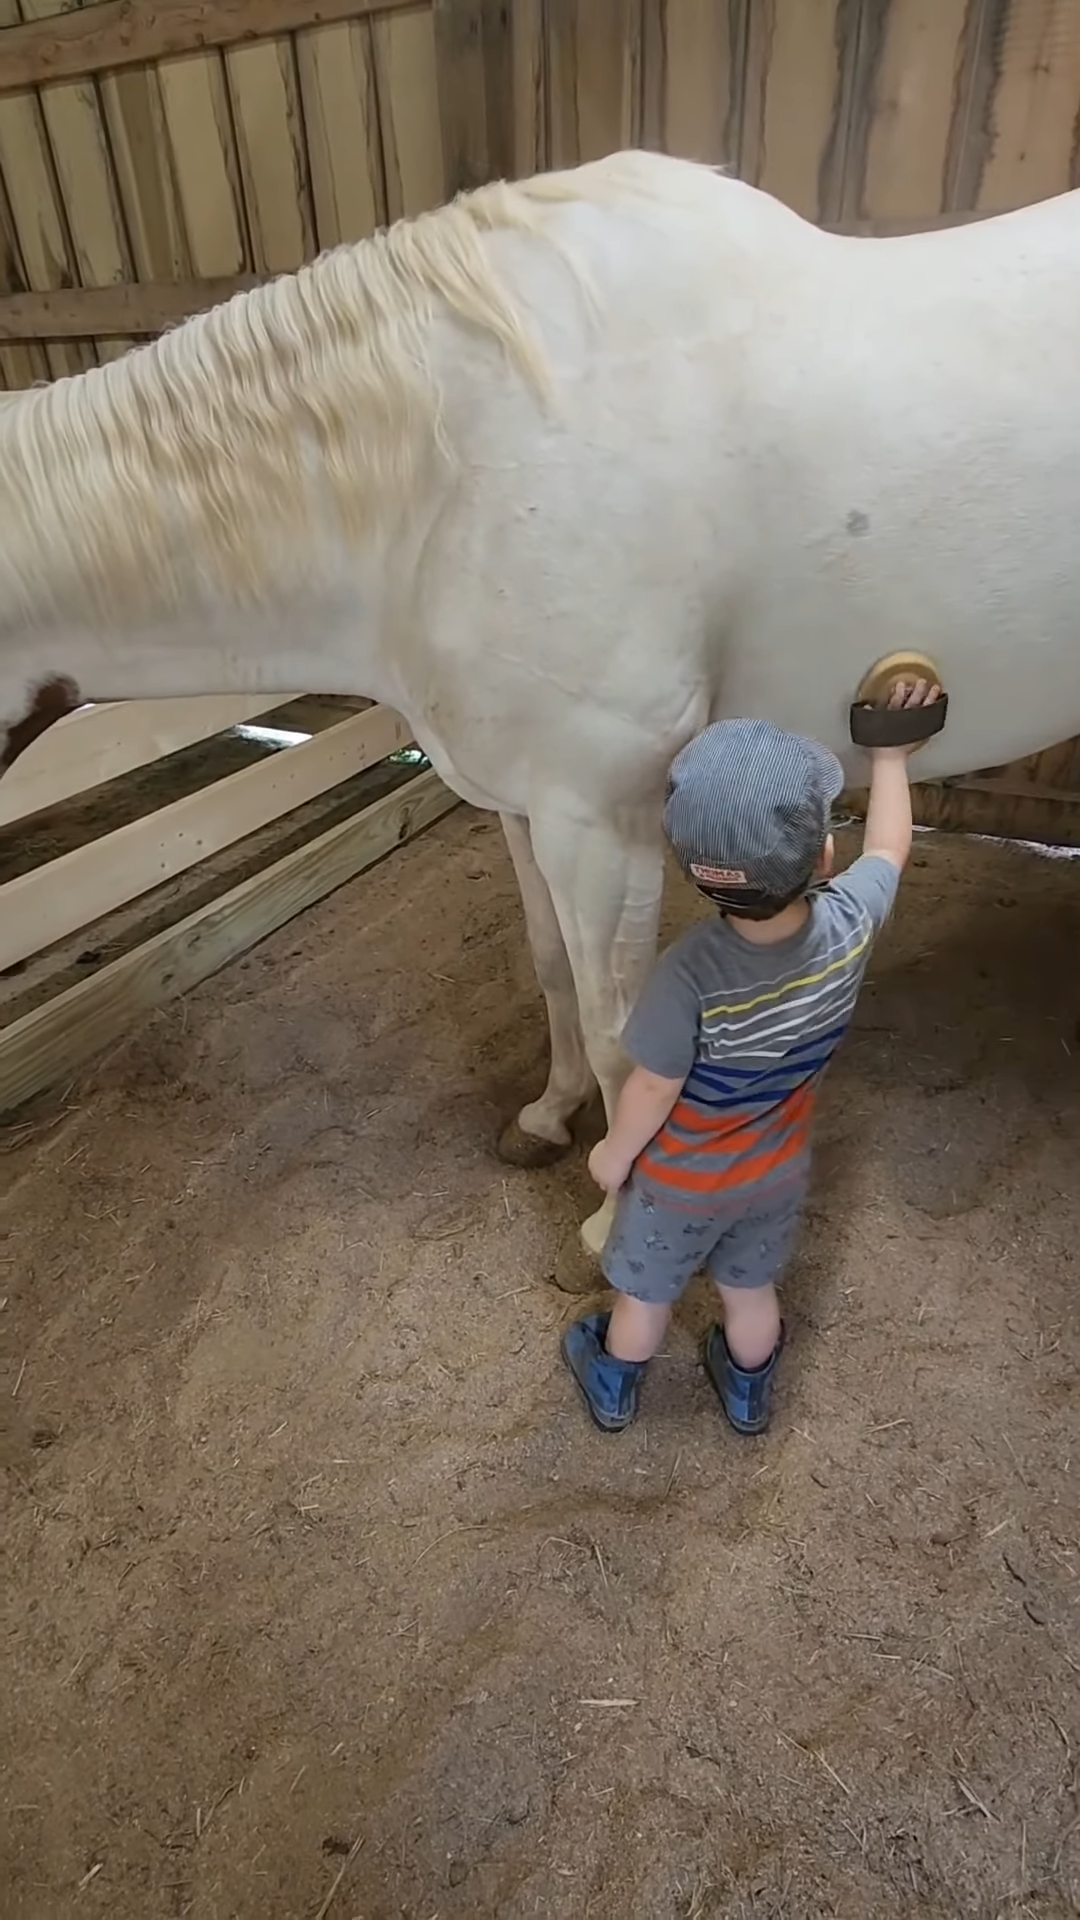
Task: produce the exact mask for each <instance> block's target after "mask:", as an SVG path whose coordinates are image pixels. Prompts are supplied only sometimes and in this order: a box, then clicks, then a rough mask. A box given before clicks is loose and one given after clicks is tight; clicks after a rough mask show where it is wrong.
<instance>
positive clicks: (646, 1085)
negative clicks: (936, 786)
mask: <svg viewBox="0 0 1080 1920" xmlns="http://www.w3.org/2000/svg"><path fill="white" fill-rule="evenodd" d="M939 697H940V688H939V687H936V686H934V687H928V685H927V683H926V681H925V680H918V681H916V682H915V683H914V684H912V685H901V686H899V687H897V688H895V689H894V691H893V694H892V697H891V700H890V705H892V706H894V707H896V706H929V705H931V704H932V703H933V702H934V701H935V700H937V699H938V698H939ZM909 752H910V748H908V747H889V748H879V749H878V750H876V751H875V752H874V753H873V754H872V756H871V766H872V772H871V781H870V805H869V811H868V813H867V817H866V830H865V833H864V836H863V851H862V855H861V857H860V858H859V859H858V860H856V861H855V862H854V863H853V864H852V865H851V866H850V867H849V868H848V869H847V871H846V872H845V873H844V874H842V875H841V876H840V878H839V879H833V878H831V877H830V876H831V874H832V864H833V843H832V837H831V835H830V833H829V816H830V810H831V807H832V803H833V801H834V800H835V799H836V797H837V795H838V794H839V792H840V789H841V787H842V785H843V773H842V770H841V767H840V762H839V761H838V760H837V759H836V758H835V756H834V755H833V754H831V753H828V752H827V751H826V749H825V748H824V747H821V746H818V745H817V744H816V743H815V742H814V741H811V740H804V739H801V738H800V737H799V736H798V735H797V734H793V733H783V732H781V731H780V730H779V729H778V728H776V727H772V726H769V725H767V724H766V723H765V722H764V721H759V720H725V721H719V722H717V723H716V724H715V725H713V726H710V727H707V728H706V729H705V731H704V732H703V733H701V734H699V735H698V736H697V738H696V739H694V740H692V741H691V742H690V744H689V745H688V746H687V747H684V749H683V751H682V752H681V753H680V754H679V755H678V757H677V759H676V760H675V762H674V765H673V766H672V769H671V773H670V776H669V785H668V796H667V803H666V806H665V808H664V831H665V833H666V834H667V837H668V840H669V841H670V843H671V846H672V849H673V851H674V853H675V855H676V857H677V859H678V861H679V863H680V865H681V866H682V868H683V871H684V872H685V873H686V874H687V875H688V876H689V878H690V879H691V880H693V882H694V884H695V885H696V886H697V888H698V889H699V891H700V892H701V893H703V894H704V895H705V897H706V899H708V900H710V901H712V903H713V904H714V906H715V907H716V908H717V912H716V914H714V915H713V916H712V918H711V919H709V920H706V921H704V922H699V923H698V924H697V925H696V926H694V927H692V928H691V929H690V931H689V932H688V933H685V934H683V936H682V938H681V939H680V940H677V941H676V942H675V943H674V945H673V946H671V947H669V949H668V951H667V952H666V953H665V954H664V956H663V958H662V959H661V961H660V963H659V965H658V967H657V968H656V971H655V973H654V974H653V976H652V978H651V980H650V982H649V984H648V986H647V987H646V989H645V992H644V994H643V995H642V997H641V999H640V1000H639V1002H638V1004H637V1006H636V1007H635V1009H634V1011H633V1013H632V1014H631V1016H630V1019H629V1021H628V1022H627V1025H626V1027H625V1029H624V1031H623V1036H622V1039H623V1045H624V1047H625V1048H626V1051H627V1052H628V1054H629V1055H630V1058H631V1060H632V1061H633V1062H634V1067H633V1070H632V1072H631V1074H630V1077H629V1079H628V1080H627V1082H626V1084H625V1086H624V1088H623V1091H622V1094H621V1096H620V1098H619V1102H618V1105H617V1107H616V1111H615V1117H614V1120H613V1121H612V1123H611V1127H610V1129H609V1131H608V1133H607V1135H606V1137H605V1138H604V1139H603V1140H601V1142H600V1144H599V1145H598V1146H597V1147H594V1149H593V1152H592V1154H591V1155H590V1158H589V1171H590V1172H591V1174H592V1176H593V1178H594V1180H596V1182H597V1183H598V1185H599V1186H601V1187H603V1188H605V1189H606V1190H607V1191H608V1192H609V1193H615V1192H617V1193H618V1195H619V1200H618V1206H617V1210H616V1215H615V1219H614V1222H613V1224H612V1228H611V1232H610V1234H609V1236H608V1240H607V1244H606V1246H605V1248H604V1253H603V1259H602V1265H603V1270H604V1274H605V1276H606V1278H607V1280H608V1282H609V1284H610V1285H611V1286H612V1287H613V1288H614V1289H615V1293H616V1296H617V1298H616V1301H615V1305H614V1308H613V1310H612V1312H611V1313H610V1314H607V1313H592V1314H587V1315H586V1316H585V1317H584V1318H583V1319H580V1320H578V1321H576V1322H574V1324H573V1325H571V1326H570V1327H568V1329H567V1331H566V1333H565V1335H564V1336H563V1342H562V1350H563V1355H564V1358H565V1360H566V1362H567V1365H568V1366H569V1368H570V1370H571V1372H572V1373H573V1375H574V1378H575V1379H576V1380H577V1382H578V1385H579V1386H580V1388H581V1391H582V1393H583V1394H584V1397H585V1402H586V1405H587V1406H588V1409H589V1412H590V1413H591V1414H592V1417H593V1419H594V1421H595V1422H596V1424H597V1425H598V1426H600V1427H603V1428H604V1429H605V1430H606V1431H607V1432H609V1433H614V1432H619V1431H621V1429H622V1428H624V1427H627V1426H629V1424H630V1422H631V1420H632V1419H633V1418H634V1415H635V1413H636V1412H637V1405H638V1393H639V1389H640V1386H641V1379H642V1375H643V1374H644V1371H645V1368H646V1366H647V1364H648V1362H649V1361H650V1360H651V1359H652V1356H653V1354H654V1353H655V1352H656V1350H657V1348H658V1347H659V1345H660V1343H661V1341H662V1340H663V1337H664V1334H665V1332H666V1330H667V1324H668V1320H669V1319H670V1316H671V1309H672V1307H673V1305H674V1304H675V1302H676V1300H677V1299H678V1298H679V1296H680V1294H681V1293H682V1292H683V1290H684V1289H685V1288H686V1286H687V1285H688V1284H689V1282H690V1280H691V1279H692V1278H693V1276H694V1274H695V1273H697V1272H699V1271H700V1270H701V1269H702V1268H704V1269H705V1271H706V1272H707V1273H708V1274H709V1276H710V1277H711V1279H712V1280H713V1281H714V1282H715V1283H716V1286H717V1289H718V1291H719V1295H720V1302H721V1306H722V1309H723V1324H722V1325H717V1326H714V1327H713V1328H712V1329H711V1331H710V1333H709V1336H708V1338H707V1340H706V1342H705V1352H704V1360H705V1370H706V1372H707V1374H708V1376H709V1379H710V1380H711V1381H712V1384H713V1386H714V1387H715V1389H716V1392H717V1394H718V1395H719V1398H720V1403H721V1405H722V1407H723V1409H724V1412H725V1414H726V1415H727V1417H728V1420H729V1421H730V1422H731V1425H732V1426H733V1427H734V1428H735V1429H736V1431H737V1432H738V1433H746V1434H754V1433H761V1432H763V1431H764V1429H765V1427H766V1426H767V1425H768V1420H769V1411H770V1399H771V1394H772V1386H773V1378H774V1375H775V1372H776V1365H777V1361H778V1359H779V1357H780V1350H781V1347H782V1346H783V1340H784V1327H783V1322H782V1320H781V1318H780V1307H779V1303H778V1301H777V1296H776V1284H777V1281H778V1280H779V1278H780V1275H781V1273H782V1272H783V1269H784V1268H785V1266H786V1265H787V1263H788V1259H789V1257H790V1254H791V1252H792V1248H793V1245H794V1242H795V1238H796V1234H797V1232H798V1228H799V1223H800V1218H801V1215H802V1210H803V1205H804V1202H805V1199H806V1189H807V1180H808V1176H809V1170H810V1122H811V1118H812V1115H813V1109H814V1103H815V1100H816V1098H817V1092H818V1087H819V1085H820V1082H821V1077H822V1074H823V1073H824V1071H825V1068H826V1067H827V1065H828V1063H829V1060H830V1059H831V1057H832V1055H833V1054H834V1053H835V1051H836V1048H837V1047H838V1045H839V1043H840V1041H841V1040H842V1038H843V1036H844V1034H845V1032H846V1030H847V1027H848V1024H849V1022H850V1020H851V1015H852V1011H853V1009H854V1006H855V1000H856V997H857V995H858V991H859V988H860V986H861V984H862V980H863V976H864V974H865V971H866V965H867V961H868V960H869V957H870V949H871V945H872V942H873V939H874V936H875V935H876V934H877V932H878V930H879V929H880V927H881V926H882V924H883V922H884V921H885V919H886V918H887V916H888V914H889V911H890V909H891V907H892V905H893V901H894V899H895V897H896V889H897V886H898V884H899V880H900V875H901V873H902V872H903V869H904V867H905V865H906V863H907V858H908V854H909V853H910V851H911V795H910V792H909V789H908V773H907V757H908V753H909Z"/></svg>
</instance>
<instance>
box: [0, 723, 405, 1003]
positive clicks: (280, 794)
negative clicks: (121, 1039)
mask: <svg viewBox="0 0 1080 1920" xmlns="http://www.w3.org/2000/svg"><path fill="white" fill-rule="evenodd" d="M411 739H412V730H411V728H410V727H409V724H408V722H407V721H405V720H403V719H402V718H401V715H400V714H398V713H394V711H393V710H392V708H390V707H370V708H369V709H368V710H367V712H366V713H360V714H357V715H356V716H355V717H354V718H353V719H351V720H343V721H342V722H341V724H340V726H336V727H329V728H327V730H326V732H325V733H320V734H318V735H316V737H315V738H314V739H312V740H308V741H306V742H305V743H304V744H303V745H302V746H295V747H285V748H282V750H281V751H280V752H278V753H274V754H271V755H270V756H269V757H268V758H267V759H265V760H259V761H257V762H256V764H255V765H254V766H252V767H243V768H242V769H241V771H240V772H239V773H230V774H227V775H226V777H225V779H224V780H215V781H212V782H211V784H210V785H209V786H208V787H200V788H199V789H198V790H197V791H196V792H195V793H189V794H185V796H184V798H183V799H182V800H175V801H174V802H173V803H172V805H171V806H167V807H158V808H156V809H155V811H154V812H153V813H148V814H144V815H143V817H142V818H141V819H139V820H130V821H129V822H128V823H127V825H126V826H123V827H117V828H116V830H115V832H113V833H106V834H104V835H103V836H102V838H101V839H100V840H91V841H90V842H89V844H88V845H87V846H84V847H75V848H73V850H72V851H71V852H70V853H62V854H60V855H59V857H58V858H57V859H55V860H48V861H46V863H45V865H44V866H42V867H32V868H31V869H30V871H29V872H28V873H20V874H17V875H16V877H15V879H14V880H9V881H7V882H6V884H5V885H4V886H2V887H0V971H3V970H4V969H6V968H7V967H13V966H15V965H16V964H17V962H18V961H20V960H26V959H28V958H29V956H30V954H32V953H43V952H44V951H45V949H46V948H47V947H51V946H54V945H55V943H56V941H58V940H63V939H66V937H67V935H68V934H69V933H75V932H76V931H77V929H78V928H79V927H87V926H90V925H91V924H92V922H93V921H95V920H99V919H100V918H101V916H102V915H103V914H106V913H113V912H115V910H116V908H117V907H120V906H124V905H126V904H127V902H128V901H130V900H137V899H138V898H139V896H140V894H143V893H149V892H151V891H152V889H153V888H154V887H158V886H160V885H161V883H162V881H164V880H172V879H175V877H176V875H177V874H179V873H186V872H187V870H188V868H189V867H194V866H197V865H198V863H199V861H200V860H205V859H207V858H208V857H209V855H210V854H212V853H220V852H221V850H222V848H223V847H231V846H235V844H236V842H237V841H238V840H243V839H245V838H246V836H247V835H248V834H249V833H256V832H257V831H258V830H259V828H260V827H265V826H268V825H269V824H270V822H271V821H272V820H276V819H278V818H279V817H280V815H281V814H283V813H290V812H292V810H293V808H295V807H301V806H303V805H304V803H305V802H306V801H308V800H314V799H315V798H316V796H317V795H318V794H320V793H326V792H327V791H328V789H329V788H330V787H336V786H337V785H338V784H339V783H340V782H341V781H342V780H350V779H351V778H352V776H353V775H354V774H356V773H361V772H363V769H364V768H365V767H371V766H374V765H375V763H376V761H379V760H385V759H386V757H387V755H388V754H391V753H395V752H397V751H398V749H399V748H401V747H405V746H408V744H409V742H410V740H411Z"/></svg>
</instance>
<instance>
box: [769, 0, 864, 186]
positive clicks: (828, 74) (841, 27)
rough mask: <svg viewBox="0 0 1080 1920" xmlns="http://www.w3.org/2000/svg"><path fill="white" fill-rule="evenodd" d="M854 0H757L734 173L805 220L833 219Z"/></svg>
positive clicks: (854, 42)
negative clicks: (739, 149)
mask: <svg viewBox="0 0 1080 1920" xmlns="http://www.w3.org/2000/svg"><path fill="white" fill-rule="evenodd" d="M859 12H860V7H859V0H798V4H797V5H794V6H793V5H791V4H789V0H756V3H755V4H754V5H753V6H752V7H751V11H750V25H749V32H748V35H747V62H746V71H747V82H746V100H745V105H744V112H743V137H742V148H741V152H740V156H739V171H740V173H741V174H742V176H743V178H744V179H747V180H751V181H752V182H753V183H754V184H755V185H756V186H759V187H764V188H765V190H766V191H767V192H768V193H773V194H775V195H776V196H777V198H778V199H780V200H785V201H786V202H787V204H788V206H790V207H794V209H795V211H796V212H797V213H801V214H803V215H804V216H805V218H807V219H810V220H829V219H834V218H836V212H835V209H836V208H837V207H838V204H839V199H840V195H841V183H842V180H843V174H844V163H845V158H846V155H845V144H846V137H847V111H848V101H849V99H850V85H851V66H852V61H853V57H854V54H855V52H856V50H857V35H858V25H859Z"/></svg>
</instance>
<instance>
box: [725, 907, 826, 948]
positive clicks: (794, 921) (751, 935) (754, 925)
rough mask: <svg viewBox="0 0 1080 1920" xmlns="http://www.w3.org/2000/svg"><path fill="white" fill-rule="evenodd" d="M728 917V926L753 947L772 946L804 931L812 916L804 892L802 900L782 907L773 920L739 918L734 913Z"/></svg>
mask: <svg viewBox="0 0 1080 1920" xmlns="http://www.w3.org/2000/svg"><path fill="white" fill-rule="evenodd" d="M726 918H727V923H728V926H729V927H732V928H733V929H734V931H735V932H736V933H737V934H738V935H739V938H740V939H741V940H746V941H748V942H749V944H750V945H751V946H752V947H772V946H777V945H779V943H780V941H781V940H790V939H791V937H792V935H793V934H796V933H801V932H802V930H803V928H804V927H805V925H806V923H807V921H808V920H809V918H810V902H809V900H808V899H807V898H806V896H805V894H804V896H803V898H802V899H801V900H793V901H792V903H791V905H790V907H784V908H782V910H781V911H780V912H779V913H776V914H774V915H773V917H772V919H771V920H739V919H737V918H736V916H735V915H734V914H728V915H727V916H726Z"/></svg>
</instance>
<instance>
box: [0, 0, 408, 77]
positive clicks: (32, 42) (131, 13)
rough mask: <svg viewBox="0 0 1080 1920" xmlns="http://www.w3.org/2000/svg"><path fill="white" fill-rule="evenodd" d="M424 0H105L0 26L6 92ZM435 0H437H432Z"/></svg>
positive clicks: (392, 9)
mask: <svg viewBox="0 0 1080 1920" xmlns="http://www.w3.org/2000/svg"><path fill="white" fill-rule="evenodd" d="M424 4H425V0H103V3H102V4H100V5H97V6H90V7H85V8H80V9H78V10H77V11H76V12H73V13H57V14H53V15H51V16H50V18H49V19H47V20H33V21H27V22H26V23H25V24H24V25H22V26H18V27H5V28H4V29H3V31H2V32H0V95H2V94H5V93H19V92H21V91H22V90H23V89H24V88H26V87H40V86H46V85H48V83H49V82H50V81H53V80H82V79H85V78H87V77H88V76H89V75H90V74H94V73H107V72H111V71H114V70H115V69H116V68H118V67H134V66H141V65H143V64H144V63H145V62H148V61H151V60H170V59H174V58H175V57H176V56H177V55H179V54H187V53H199V52H201V51H202V50H203V49H205V48H207V47H236V46H240V45H242V43H243V42H244V41H249V40H263V39H266V38H267V37H268V36H270V35H273V34H284V33H295V32H297V31H298V30H299V29H301V28H303V27H320V26H332V25H333V24H334V23H335V22H337V21H340V20H357V19H360V18H362V17H363V16H364V15H367V14H372V13H383V14H385V13H403V12H407V11H410V10H411V11H414V12H415V11H417V10H422V9H423V8H424ZM428 4H430V0H428Z"/></svg>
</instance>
